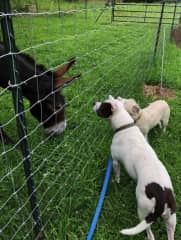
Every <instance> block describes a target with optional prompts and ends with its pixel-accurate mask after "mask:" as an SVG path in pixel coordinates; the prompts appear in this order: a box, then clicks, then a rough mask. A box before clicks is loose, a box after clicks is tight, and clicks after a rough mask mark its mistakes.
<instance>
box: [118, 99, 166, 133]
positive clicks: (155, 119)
mask: <svg viewBox="0 0 181 240" xmlns="http://www.w3.org/2000/svg"><path fill="white" fill-rule="evenodd" d="M119 100H121V101H123V102H124V106H125V109H126V110H127V112H128V113H129V114H130V115H131V116H132V117H133V119H134V120H135V122H136V125H137V126H138V127H139V128H140V130H141V132H142V133H143V135H144V136H145V137H147V136H148V132H149V131H150V130H151V129H152V128H154V127H155V126H157V125H159V126H160V128H163V131H166V127H167V125H168V121H169V117H170V108H169V106H168V103H167V102H166V101H164V100H157V101H155V102H152V103H150V104H149V105H148V106H147V107H145V108H143V109H140V107H139V105H138V104H137V103H136V101H135V100H134V99H122V98H119ZM134 106H135V107H137V111H133V109H134V108H133V107H134Z"/></svg>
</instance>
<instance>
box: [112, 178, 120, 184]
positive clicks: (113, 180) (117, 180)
mask: <svg viewBox="0 0 181 240" xmlns="http://www.w3.org/2000/svg"><path fill="white" fill-rule="evenodd" d="M112 182H113V183H120V177H115V178H113V179H112Z"/></svg>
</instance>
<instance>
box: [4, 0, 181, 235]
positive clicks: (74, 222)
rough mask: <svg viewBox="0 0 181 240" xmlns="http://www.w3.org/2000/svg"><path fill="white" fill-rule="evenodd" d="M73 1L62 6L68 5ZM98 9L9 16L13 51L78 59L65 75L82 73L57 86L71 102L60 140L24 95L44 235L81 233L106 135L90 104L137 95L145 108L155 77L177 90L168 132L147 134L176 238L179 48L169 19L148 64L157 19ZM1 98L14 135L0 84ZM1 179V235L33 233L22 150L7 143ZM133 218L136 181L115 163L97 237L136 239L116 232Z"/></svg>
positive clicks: (180, 181)
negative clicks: (118, 19) (120, 19)
mask: <svg viewBox="0 0 181 240" xmlns="http://www.w3.org/2000/svg"><path fill="white" fill-rule="evenodd" d="M70 6H71V5H70ZM70 6H69V5H68V4H66V6H65V7H66V9H71V7H70ZM97 6H98V7H100V6H102V3H97V4H96V3H92V4H91V5H90V6H89V11H88V12H87V18H85V12H84V11H76V12H67V13H66V14H62V15H61V16H60V17H59V16H58V15H55V14H52V15H50V14H49V15H39V16H34V17H32V16H29V17H27V16H19V17H14V18H13V20H14V28H15V34H16V42H17V45H18V47H19V49H21V50H24V51H25V52H26V53H28V54H30V55H31V56H33V57H34V58H35V59H36V60H37V62H38V63H42V64H45V66H46V67H47V68H50V69H55V68H56V67H58V66H59V65H60V64H62V63H63V62H65V61H66V60H67V59H69V58H71V57H72V56H76V57H77V64H76V66H75V67H74V68H73V69H72V70H71V72H70V75H71V74H73V73H77V72H81V73H82V78H81V79H80V80H79V81H77V82H75V83H73V84H72V85H70V86H68V87H67V88H65V89H64V90H63V91H62V92H63V94H64V95H65V97H66V102H67V103H68V107H67V109H66V116H67V122H68V126H67V129H66V131H65V132H64V134H62V135H61V136H60V137H57V138H51V139H49V138H48V137H47V136H45V135H44V133H43V130H42V127H41V125H40V124H38V122H37V121H36V120H35V119H34V118H33V117H32V116H31V114H30V113H29V103H28V102H27V100H25V108H26V120H27V126H28V140H29V145H30V149H31V150H32V165H33V172H34V179H35V183H36V186H37V195H38V200H39V204H40V212H41V218H42V222H43V226H44V232H45V236H46V239H49V240H50V239H51V240H52V239H55V240H83V239H85V238H86V235H87V232H88V229H89V226H90V222H91V220H92V216H93V214H94V210H95V207H96V204H97V200H98V197H99V193H100V190H101V186H102V182H103V178H104V173H105V169H106V165H107V161H108V158H109V155H110V144H111V138H112V134H113V133H112V130H111V128H110V126H109V123H108V122H106V121H104V120H102V119H99V118H98V117H97V116H96V115H95V114H94V113H93V111H92V104H93V102H95V101H97V100H103V99H106V97H107V96H108V95H109V94H112V95H113V96H119V95H120V96H122V97H126V98H127V97H134V98H135V99H136V100H137V101H138V102H139V104H140V105H141V106H145V105H146V104H148V103H149V102H150V101H152V100H153V98H151V97H146V96H144V94H143V85H144V83H147V84H160V81H161V80H162V82H163V86H164V87H168V88H171V89H174V90H175V91H176V98H174V99H171V98H170V99H167V100H168V103H169V105H170V107H171V118H170V122H169V126H168V130H167V132H166V133H164V134H163V133H161V131H160V130H159V129H158V128H156V129H154V130H153V131H152V132H151V133H150V136H149V137H150V138H149V141H150V144H151V145H152V146H153V148H154V149H155V151H156V152H157V154H158V156H159V158H160V160H161V161H162V162H163V163H164V164H165V165H166V167H167V169H168V172H169V174H170V176H171V178H172V181H173V185H174V188H175V193H176V198H177V212H178V213H177V217H178V224H177V229H176V237H175V240H180V237H181V225H180V222H181V212H180V209H181V187H180V186H181V159H180V148H181V121H180V119H181V110H180V109H181V100H180V99H181V61H180V59H181V50H180V49H177V48H176V47H175V45H174V44H173V43H170V41H169V37H170V35H169V26H168V27H163V28H162V31H161V36H160V41H159V46H158V52H157V58H156V62H155V64H154V65H153V64H152V57H153V49H154V43H155V34H156V30H157V26H156V25H146V24H129V23H127V24H116V23H112V24H111V22H110V19H111V18H110V16H111V15H110V11H111V10H106V11H105V12H104V13H103V15H102V17H101V18H100V20H99V21H98V22H97V23H95V19H96V17H97V16H98V14H99V12H100V10H96V7H97ZM92 7H93V8H92ZM77 8H78V7H77ZM52 9H53V10H54V8H53V7H52ZM164 36H165V38H164ZM164 39H165V41H164ZM163 43H164V50H163ZM0 100H1V101H0V108H1V111H0V120H1V122H2V123H7V125H6V126H5V129H6V131H7V132H8V133H9V135H10V136H11V137H12V138H13V139H16V141H17V139H18V138H17V133H16V131H15V119H14V110H13V104H12V102H11V94H10V93H9V92H8V91H4V90H2V89H0ZM3 152H5V154H3ZM0 176H1V177H0V178H1V179H0V213H1V218H0V226H1V229H2V230H3V231H2V232H1V233H0V236H1V237H0V239H2V240H7V239H9V240H10V239H16V240H22V239H34V238H33V228H32V222H31V216H30V211H29V204H28V199H27V190H26V183H25V179H24V173H23V164H22V157H21V154H20V152H19V151H18V150H15V149H14V148H12V147H11V146H0ZM18 209H19V210H18ZM17 210H18V211H17ZM138 221H139V220H138V217H137V212H136V201H135V183H134V182H133V180H131V179H130V178H129V177H128V176H127V174H126V173H125V171H124V170H123V169H121V183H120V184H119V185H118V184H115V183H112V182H110V183H109V187H108V192H107V195H106V199H105V202H104V206H103V210H102V213H101V217H100V219H99V222H98V226H97V230H96V233H95V237H94V239H95V240H112V239H114V240H118V239H122V240H126V239H130V240H132V239H134V240H141V239H144V237H145V236H144V233H142V234H139V235H137V236H133V237H128V236H121V235H120V233H119V230H120V229H122V228H125V227H131V226H134V225H136V224H137V223H138ZM23 223H24V224H23ZM153 231H154V233H155V238H156V239H159V240H165V239H166V230H165V226H164V224H163V222H162V221H158V222H157V223H155V224H154V226H153Z"/></svg>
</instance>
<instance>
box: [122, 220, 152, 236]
mask: <svg viewBox="0 0 181 240" xmlns="http://www.w3.org/2000/svg"><path fill="white" fill-rule="evenodd" d="M150 225H151V223H147V222H146V220H143V221H141V222H140V223H139V224H138V225H137V226H136V227H133V228H127V229H123V230H121V231H120V233H122V234H124V235H135V234H138V233H140V232H143V231H144V230H146V229H147V228H148V227H149V226H150Z"/></svg>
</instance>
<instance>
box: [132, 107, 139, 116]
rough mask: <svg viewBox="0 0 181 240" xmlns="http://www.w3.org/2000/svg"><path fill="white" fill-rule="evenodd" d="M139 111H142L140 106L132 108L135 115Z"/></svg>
mask: <svg viewBox="0 0 181 240" xmlns="http://www.w3.org/2000/svg"><path fill="white" fill-rule="evenodd" d="M139 111H140V107H139V106H138V105H134V106H133V107H132V113H133V114H138V113H139Z"/></svg>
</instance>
